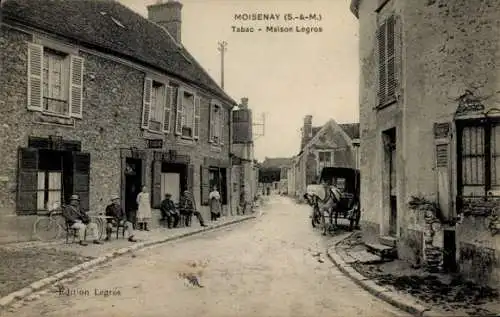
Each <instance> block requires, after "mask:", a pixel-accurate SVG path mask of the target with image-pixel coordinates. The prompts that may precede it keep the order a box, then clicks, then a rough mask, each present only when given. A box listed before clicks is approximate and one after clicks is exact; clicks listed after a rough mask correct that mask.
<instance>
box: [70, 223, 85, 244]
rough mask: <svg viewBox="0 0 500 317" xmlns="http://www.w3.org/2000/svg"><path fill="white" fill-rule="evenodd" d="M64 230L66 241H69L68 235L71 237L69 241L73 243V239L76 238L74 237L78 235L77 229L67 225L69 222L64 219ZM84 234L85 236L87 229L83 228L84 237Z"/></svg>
mask: <svg viewBox="0 0 500 317" xmlns="http://www.w3.org/2000/svg"><path fill="white" fill-rule="evenodd" d="M65 231H66V243H69V238H70V237H71V243H74V242H75V239H76V237H77V235H78V229H75V228H71V226H70V225H69V222H67V221H66V228H65ZM86 236H87V230H85V235H84V238H85V237H86Z"/></svg>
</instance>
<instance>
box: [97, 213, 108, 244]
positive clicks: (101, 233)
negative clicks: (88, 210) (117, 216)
mask: <svg viewBox="0 0 500 317" xmlns="http://www.w3.org/2000/svg"><path fill="white" fill-rule="evenodd" d="M96 225H97V239H99V240H101V239H102V237H103V236H104V232H105V231H106V224H105V222H104V220H103V219H101V218H98V219H97V220H96Z"/></svg>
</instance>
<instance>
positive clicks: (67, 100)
mask: <svg viewBox="0 0 500 317" xmlns="http://www.w3.org/2000/svg"><path fill="white" fill-rule="evenodd" d="M3 2H4V3H3V6H2V21H1V33H0V64H1V68H2V71H1V72H2V75H1V77H0V100H2V101H4V103H3V104H2V116H1V119H0V120H1V125H0V131H1V135H2V136H1V138H0V148H1V149H2V164H1V165H0V177H1V179H0V218H1V219H0V241H5V240H9V239H14V240H26V239H29V238H31V236H30V234H31V228H32V227H31V226H30V224H29V223H30V221H31V222H32V221H33V217H30V215H35V214H37V213H39V212H44V211H46V210H47V209H48V208H50V206H51V205H52V203H54V202H55V201H62V202H63V203H65V202H68V199H69V197H70V195H71V194H78V195H80V198H81V204H82V207H83V209H85V210H90V211H103V209H104V207H105V206H106V204H107V203H108V202H109V197H110V196H111V195H113V194H119V195H120V196H121V199H122V205H123V207H124V208H125V209H126V210H127V211H130V210H133V209H134V208H135V207H136V206H135V198H136V195H137V193H138V192H139V191H140V189H141V186H143V185H145V186H147V187H148V188H149V190H150V192H151V195H152V196H151V198H152V207H153V208H156V207H158V206H159V204H160V201H161V199H162V198H163V196H164V194H165V193H167V192H169V193H171V194H172V195H173V197H174V199H175V200H177V199H178V198H179V195H180V193H181V192H182V191H183V190H185V189H189V190H191V191H192V192H193V193H194V195H195V197H196V200H197V205H198V206H199V208H200V210H201V211H202V212H203V213H208V206H206V205H207V203H208V192H209V188H210V186H213V185H217V186H218V187H219V188H220V190H221V193H222V201H223V204H224V209H225V212H228V211H229V210H230V209H231V206H230V199H228V195H229V193H234V192H235V191H238V190H239V188H236V189H234V190H233V189H232V190H230V189H229V187H230V181H228V180H230V179H231V178H230V176H231V175H229V173H230V153H229V147H230V146H229V145H230V139H229V135H230V129H229V122H230V120H229V118H230V109H231V108H232V107H233V106H235V105H237V104H236V102H235V101H234V100H232V99H231V98H230V97H229V96H228V95H227V94H226V93H225V92H224V91H223V90H222V89H221V88H220V87H219V86H218V85H217V84H216V82H215V81H214V80H213V79H212V78H211V77H210V76H209V75H208V74H207V72H206V71H205V70H204V69H203V68H202V67H201V66H200V65H199V64H198V63H197V61H196V60H195V59H194V58H193V57H192V56H191V55H190V54H189V52H188V51H187V50H186V49H185V48H184V47H183V46H182V44H181V34H180V30H181V25H180V24H181V8H182V5H181V4H180V3H178V2H174V1H169V2H165V3H157V4H154V5H151V6H149V7H148V11H149V18H150V19H145V18H144V17H142V16H140V15H139V14H137V13H135V12H134V11H132V10H130V9H128V8H127V7H125V6H124V5H122V4H120V3H119V2H117V1H92V0H79V1H74V0H65V1H63V0H50V1H49V0H40V1H28V0H8V1H3ZM61 17H68V19H69V20H68V19H61ZM167 30H168V31H167ZM23 228H28V229H26V230H25V231H23Z"/></svg>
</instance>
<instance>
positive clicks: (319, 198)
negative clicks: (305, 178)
mask: <svg viewBox="0 0 500 317" xmlns="http://www.w3.org/2000/svg"><path fill="white" fill-rule="evenodd" d="M307 187H308V188H307V192H306V193H305V194H304V198H305V199H306V201H307V202H308V204H309V205H310V206H312V207H313V208H314V210H313V215H312V223H313V226H315V221H316V220H317V219H316V217H321V225H322V226H323V235H326V233H327V231H328V228H329V227H330V226H331V225H332V224H333V223H332V222H333V217H334V215H333V213H335V226H337V218H338V214H339V210H338V208H337V205H338V204H339V203H340V200H341V199H342V193H341V191H340V190H339V189H338V188H337V187H336V186H328V185H319V186H318V185H310V186H307ZM325 212H327V213H328V217H329V218H330V223H329V226H327V225H326V221H325Z"/></svg>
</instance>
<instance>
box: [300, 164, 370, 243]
mask: <svg viewBox="0 0 500 317" xmlns="http://www.w3.org/2000/svg"><path fill="white" fill-rule="evenodd" d="M320 182H321V185H309V186H307V193H306V194H305V195H304V197H305V198H306V200H307V202H308V203H309V205H311V206H312V207H313V213H312V216H311V224H312V226H313V227H317V226H319V225H321V227H323V234H326V232H327V231H329V230H330V229H334V228H336V227H337V226H338V218H344V219H348V220H349V230H350V231H352V230H353V229H354V228H359V219H360V215H361V209H360V204H359V194H360V190H359V189H360V186H359V184H360V176H359V170H356V169H352V168H344V167H325V168H323V170H322V171H321V176H320ZM334 220H335V221H334Z"/></svg>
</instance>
